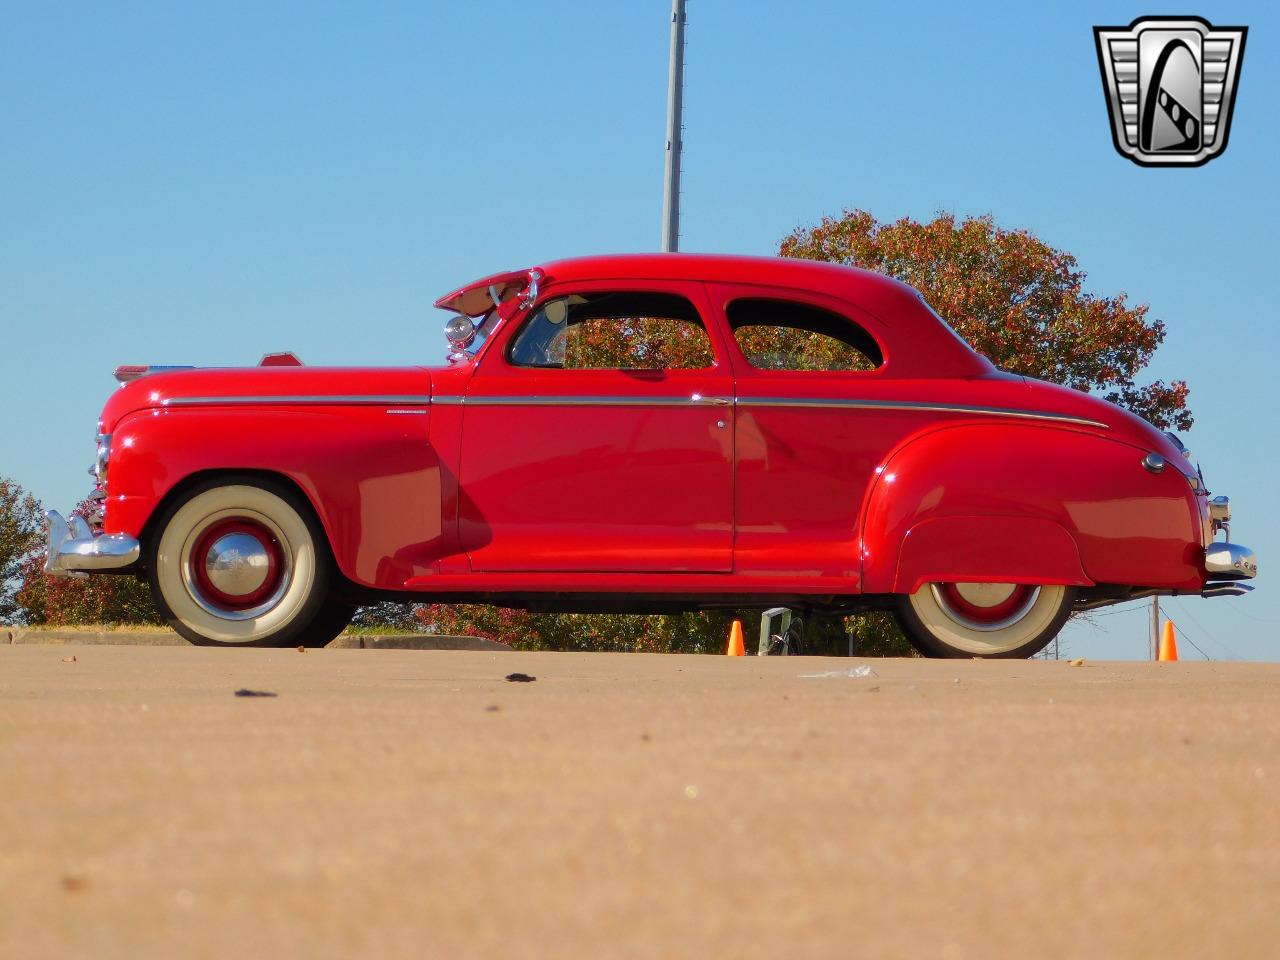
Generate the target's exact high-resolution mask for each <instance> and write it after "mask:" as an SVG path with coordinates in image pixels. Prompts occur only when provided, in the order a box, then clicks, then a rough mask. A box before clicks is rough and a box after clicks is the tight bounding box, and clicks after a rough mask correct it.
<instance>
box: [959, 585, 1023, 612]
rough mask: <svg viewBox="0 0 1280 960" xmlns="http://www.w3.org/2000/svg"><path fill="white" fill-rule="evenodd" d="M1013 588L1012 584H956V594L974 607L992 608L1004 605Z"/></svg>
mask: <svg viewBox="0 0 1280 960" xmlns="http://www.w3.org/2000/svg"><path fill="white" fill-rule="evenodd" d="M1014 589H1015V587H1014V585H1013V584H1012V583H957V584H956V593H958V594H960V596H962V597H964V599H965V600H966V601H967V602H969V603H971V604H973V605H974V606H975V607H994V606H997V605H998V604H1001V603H1004V602H1005V601H1006V600H1008V599H1009V598H1010V597H1011V596H1013V591H1014Z"/></svg>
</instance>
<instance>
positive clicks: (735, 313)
mask: <svg viewBox="0 0 1280 960" xmlns="http://www.w3.org/2000/svg"><path fill="white" fill-rule="evenodd" d="M726 312H727V314H728V316H729V326H730V328H732V330H733V336H734V339H735V340H737V342H738V347H739V349H741V350H742V355H743V356H744V357H746V358H747V363H749V364H751V366H753V367H755V368H757V369H759V370H824V371H843V370H874V369H876V368H877V367H879V366H880V365H881V364H883V363H884V355H883V354H882V353H881V352H880V346H879V345H878V344H877V343H876V341H875V339H874V338H872V336H871V334H869V333H867V331H865V330H863V329H862V327H860V326H858V324H856V323H854V322H853V321H852V320H850V319H849V318H848V317H842V316H840V315H839V314H836V313H832V312H831V311H829V310H823V309H820V308H819V307H811V306H809V305H808V304H805V303H794V302H792V301H789V300H765V299H758V300H757V299H748V300H735V301H733V302H732V303H731V304H729V307H728V309H727V311H726Z"/></svg>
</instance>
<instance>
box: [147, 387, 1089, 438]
mask: <svg viewBox="0 0 1280 960" xmlns="http://www.w3.org/2000/svg"><path fill="white" fill-rule="evenodd" d="M305 404H311V405H333V406H346V405H368V406H427V405H430V404H440V405H442V406H462V405H466V406H472V407H687V406H731V405H732V406H738V407H793V408H797V409H826V410H905V411H916V412H924V413H967V414H973V415H974V416H982V417H1014V418H1016V419H1020V420H1046V421H1049V422H1052V423H1074V424H1078V425H1080V426H1085V427H1098V428H1099V429H1102V430H1106V429H1109V428H1108V427H1107V425H1106V424H1105V423H1102V422H1100V421H1098V420H1089V419H1086V418H1084V417H1073V416H1071V415H1069V414H1065V413H1048V412H1045V411H1042V410H1023V409H1018V408H1014V407H981V406H974V405H971V404H963V403H938V402H933V401H926V400H845V399H841V398H838V397H825V398H817V397H737V398H736V399H735V398H733V397H709V396H702V395H701V394H695V395H693V396H691V397H683V396H681V397H617V396H612V397H611V396H580V397H575V396H556V397H546V396H541V397H540V396H490V397H477V396H469V397H467V396H436V397H427V396H403V395H402V396H372V395H336V394H335V395H333V396H284V395H282V396H255V397H245V396H229V397H170V398H169V399H167V400H164V401H162V402H161V405H162V406H166V407H170V406H172V407H188V406H212V405H224V406H230V405H233V406H249V405H305Z"/></svg>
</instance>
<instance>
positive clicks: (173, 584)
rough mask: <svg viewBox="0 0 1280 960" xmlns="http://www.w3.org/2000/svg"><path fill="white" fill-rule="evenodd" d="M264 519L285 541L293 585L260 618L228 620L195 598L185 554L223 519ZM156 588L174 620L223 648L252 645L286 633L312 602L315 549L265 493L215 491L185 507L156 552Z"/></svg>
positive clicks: (303, 528)
mask: <svg viewBox="0 0 1280 960" xmlns="http://www.w3.org/2000/svg"><path fill="white" fill-rule="evenodd" d="M254 514H259V515H261V516H263V517H265V518H267V519H269V520H270V521H271V523H272V524H273V525H274V526H275V527H276V528H278V529H279V531H280V532H281V533H282V534H283V536H284V540H285V542H284V544H283V547H284V549H285V551H286V552H287V553H288V554H289V555H290V557H291V558H292V559H291V572H290V574H289V583H288V585H287V587H286V588H285V590H284V593H283V594H282V595H281V596H280V599H279V601H278V602H277V603H276V604H275V605H274V606H273V607H271V609H269V610H266V611H264V612H263V613H261V614H260V615H258V616H255V617H250V618H248V619H244V620H227V619H223V618H222V617H218V616H215V615H214V614H212V613H210V612H209V611H207V610H205V609H204V608H203V607H202V606H200V604H199V603H197V602H196V600H195V598H194V597H192V596H191V593H190V590H189V589H188V587H187V583H186V579H185V578H184V577H183V575H182V551H183V546H184V544H186V543H187V541H188V540H189V539H190V538H191V536H192V534H193V533H194V532H195V531H196V530H198V529H202V528H204V527H206V526H208V525H209V523H210V522H211V521H212V520H213V519H214V518H217V517H219V516H222V517H225V516H228V515H243V516H253V515H254ZM155 562H156V570H155V576H156V584H157V585H158V586H159V588H160V593H161V595H162V596H163V597H164V602H165V603H166V604H167V605H168V607H169V609H170V611H172V612H173V615H174V616H175V617H177V618H178V619H179V620H181V621H182V622H183V623H184V624H186V625H187V626H188V627H189V628H190V629H192V630H194V631H195V632H197V633H199V634H200V635H201V636H203V637H205V638H207V639H209V640H216V641H218V642H220V643H251V642H252V641H254V640H261V639H262V638H263V637H267V636H270V635H271V634H274V633H276V632H277V631H279V630H282V629H283V628H285V627H287V626H288V625H289V624H290V623H291V622H292V621H293V619H294V618H295V617H297V615H298V613H299V611H301V610H302V608H303V606H304V605H305V604H306V602H307V599H308V598H309V597H310V596H311V591H312V588H313V586H314V584H315V580H316V545H315V542H314V541H313V540H312V537H311V530H310V528H309V527H308V526H307V523H306V521H305V520H303V518H302V517H301V516H299V515H298V511H297V510H295V509H294V508H293V507H292V506H290V505H289V504H288V503H287V502H286V501H284V500H282V499H281V498H280V497H278V496H276V495H275V494H274V493H271V492H270V491H267V490H263V489H262V488H261V487H250V486H242V485H230V486H225V487H214V488H213V489H212V490H206V491H205V492H204V493H200V494H197V495H196V496H194V497H192V498H191V499H190V500H188V501H187V502H186V503H184V504H183V505H182V506H181V507H180V508H179V509H178V512H177V513H175V514H174V515H173V517H172V518H170V520H169V523H168V525H167V526H166V527H165V528H164V532H163V533H162V534H161V535H160V544H159V547H158V549H157V550H156V561H155Z"/></svg>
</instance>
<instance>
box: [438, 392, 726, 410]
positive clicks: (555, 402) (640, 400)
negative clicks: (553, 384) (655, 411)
mask: <svg viewBox="0 0 1280 960" xmlns="http://www.w3.org/2000/svg"><path fill="white" fill-rule="evenodd" d="M431 402H432V403H438V404H446V405H450V404H452V405H462V406H468V407H696V406H719V407H727V406H730V405H731V404H732V403H733V399H732V398H730V397H704V396H701V395H698V396H696V397H599V396H591V397H538V396H524V397H475V396H467V397H433V398H432V400H431Z"/></svg>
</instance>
